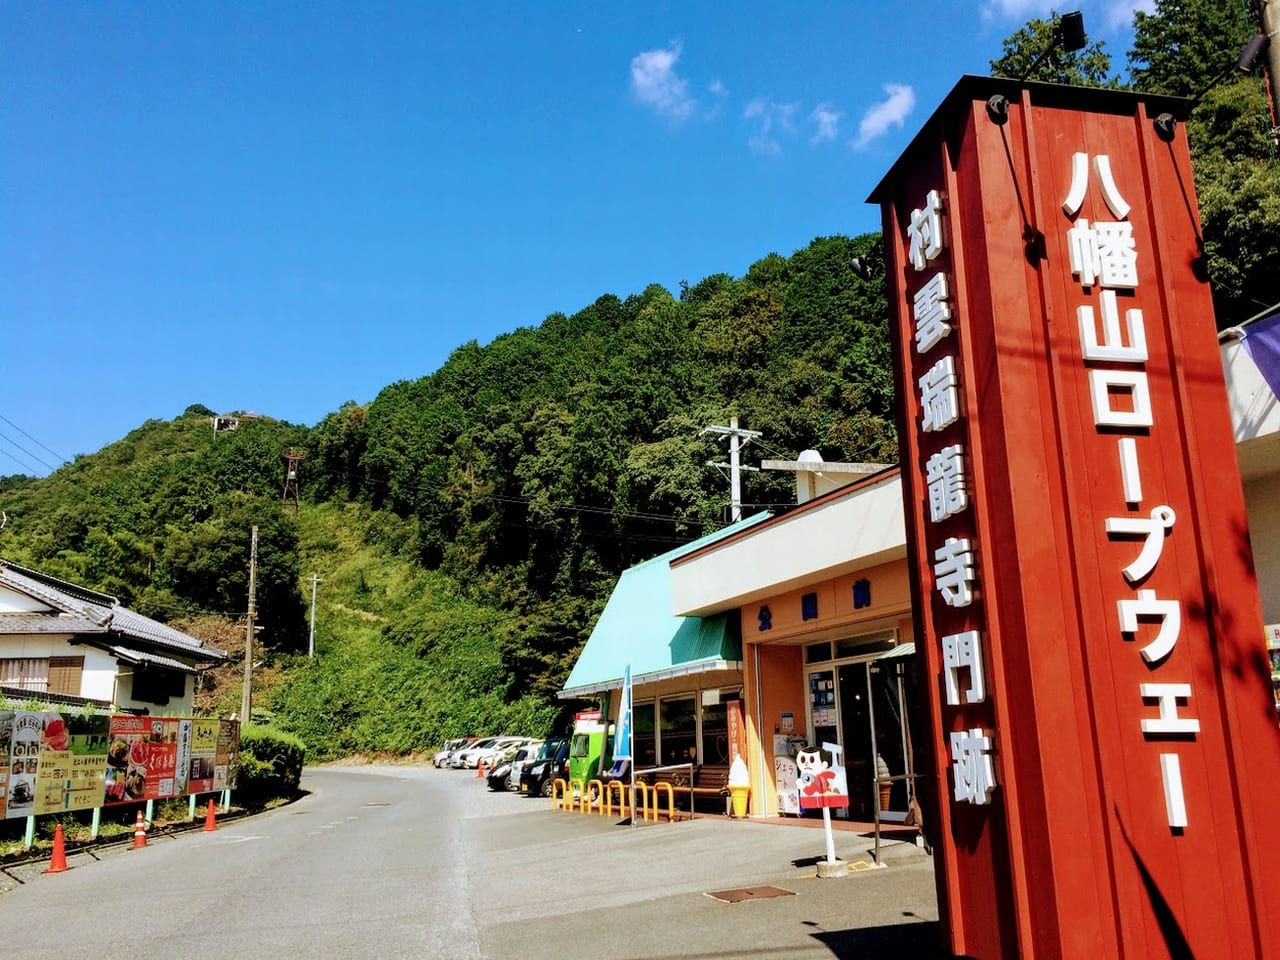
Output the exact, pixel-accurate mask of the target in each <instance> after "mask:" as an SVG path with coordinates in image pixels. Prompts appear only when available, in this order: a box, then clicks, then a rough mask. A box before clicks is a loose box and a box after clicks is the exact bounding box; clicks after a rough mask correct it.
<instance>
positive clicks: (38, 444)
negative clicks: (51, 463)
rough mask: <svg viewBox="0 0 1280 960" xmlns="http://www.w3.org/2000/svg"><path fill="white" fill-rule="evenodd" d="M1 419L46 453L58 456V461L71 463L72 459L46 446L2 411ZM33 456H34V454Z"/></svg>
mask: <svg viewBox="0 0 1280 960" xmlns="http://www.w3.org/2000/svg"><path fill="white" fill-rule="evenodd" d="M0 420H3V421H4V422H5V423H7V424H8V425H9V426H11V427H13V429H15V430H17V431H18V432H19V433H20V434H22V435H23V436H24V437H26V438H27V439H28V440H30V441H31V442H32V443H34V444H35V445H36V446H37V447H39V448H40V449H41V450H43V451H44V452H45V453H47V454H49V455H50V456H52V457H56V458H57V459H58V462H59V463H60V464H69V463H70V462H71V461H70V460H68V459H67V458H66V457H64V456H63V455H62V454H60V453H58V452H57V451H56V450H50V449H49V448H48V447H46V446H45V445H44V444H43V443H41V442H40V441H39V440H37V439H36V438H35V437H33V436H32V435H31V434H29V433H27V431H25V430H23V429H22V428H21V427H20V426H18V425H17V424H16V423H14V422H13V421H12V420H10V419H9V418H8V417H6V416H5V415H4V414H2V413H0ZM12 442H13V441H10V443H12ZM14 446H17V444H14ZM32 456H34V454H32ZM37 459H39V458H37ZM40 462H41V463H44V461H43V460H41V461H40ZM45 466H48V464H45ZM49 469H51V470H53V469H56V468H55V467H50V468H49Z"/></svg>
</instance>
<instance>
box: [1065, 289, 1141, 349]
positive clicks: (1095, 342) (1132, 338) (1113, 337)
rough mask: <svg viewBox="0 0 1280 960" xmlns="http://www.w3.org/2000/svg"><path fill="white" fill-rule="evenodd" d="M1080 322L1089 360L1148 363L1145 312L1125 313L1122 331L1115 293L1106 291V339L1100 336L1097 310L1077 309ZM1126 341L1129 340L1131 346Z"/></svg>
mask: <svg viewBox="0 0 1280 960" xmlns="http://www.w3.org/2000/svg"><path fill="white" fill-rule="evenodd" d="M1076 317H1077V318H1078V319H1079V321H1080V341H1081V343H1083V344H1084V358H1085V359H1086V360H1115V361H1117V362H1119V363H1144V362H1145V361H1146V359H1147V334H1146V329H1145V328H1144V327H1143V325H1142V311H1141V310H1136V309H1135V310H1126V311H1125V312H1124V322H1125V331H1124V335H1123V336H1122V335H1121V332H1120V308H1119V306H1118V305H1117V302H1116V292H1115V291H1114V290H1103V291H1102V336H1101V337H1099V336H1098V328H1097V324H1096V323H1095V321H1094V318H1093V307H1090V306H1087V305H1086V306H1082V307H1078V308H1077V309H1076ZM1125 341H1128V342H1127V343H1126V342H1125Z"/></svg>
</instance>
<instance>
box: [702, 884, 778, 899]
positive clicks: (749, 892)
mask: <svg viewBox="0 0 1280 960" xmlns="http://www.w3.org/2000/svg"><path fill="white" fill-rule="evenodd" d="M706 896H708V897H710V898H711V899H712V900H719V901H720V902H722V903H741V902H742V901H743V900H768V899H770V898H771V897H794V896H795V893H794V892H792V891H791V890H783V889H782V888H781V887H738V888H737V889H736V890H717V891H715V892H714V893H708V894H706Z"/></svg>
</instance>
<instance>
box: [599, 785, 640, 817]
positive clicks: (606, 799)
mask: <svg viewBox="0 0 1280 960" xmlns="http://www.w3.org/2000/svg"><path fill="white" fill-rule="evenodd" d="M614 787H617V788H618V813H620V814H621V813H625V812H626V810H627V786H626V784H624V783H623V782H622V781H621V780H610V781H609V782H608V783H606V784H605V785H604V795H603V796H601V798H600V800H601V804H600V812H601V813H603V814H605V815H606V816H610V817H611V816H613V788H614ZM632 806H633V807H634V806H635V805H634V804H632Z"/></svg>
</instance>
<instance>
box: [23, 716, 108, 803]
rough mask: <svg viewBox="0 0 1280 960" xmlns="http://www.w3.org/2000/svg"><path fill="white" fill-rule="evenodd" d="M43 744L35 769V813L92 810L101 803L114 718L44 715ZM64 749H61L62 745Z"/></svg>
mask: <svg viewBox="0 0 1280 960" xmlns="http://www.w3.org/2000/svg"><path fill="white" fill-rule="evenodd" d="M43 717H44V721H45V727H44V743H43V746H42V747H41V750H40V757H39V759H40V763H39V765H38V766H37V768H36V799H35V812H36V813H37V814H44V813H63V812H65V811H68V810H89V809H92V808H93V807H96V806H98V805H99V804H101V803H102V788H103V784H104V782H105V780H106V775H107V731H108V729H109V726H110V723H111V718H110V717H108V716H106V715H105V714H103V715H100V716H78V715H75V714H67V715H66V716H62V715H60V714H57V713H46V714H43ZM60 747H61V748H63V749H59V748H60Z"/></svg>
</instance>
